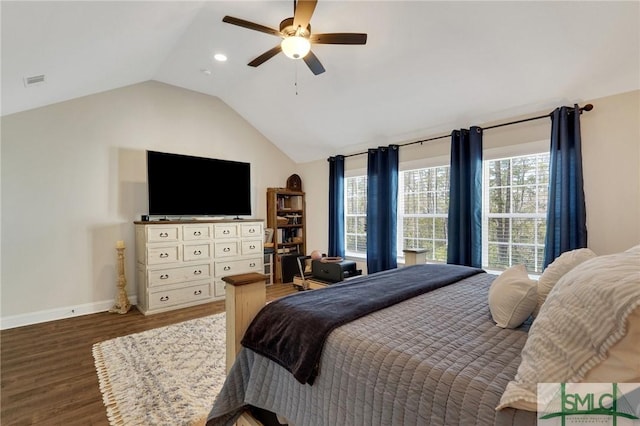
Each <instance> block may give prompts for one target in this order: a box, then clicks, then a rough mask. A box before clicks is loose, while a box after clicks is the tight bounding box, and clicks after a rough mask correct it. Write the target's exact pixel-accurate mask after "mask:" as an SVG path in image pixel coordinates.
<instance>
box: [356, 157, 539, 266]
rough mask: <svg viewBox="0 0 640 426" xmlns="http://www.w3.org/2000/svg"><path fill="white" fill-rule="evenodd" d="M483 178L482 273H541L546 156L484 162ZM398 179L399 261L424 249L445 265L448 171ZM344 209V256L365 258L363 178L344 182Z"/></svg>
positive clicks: (440, 169) (415, 173) (404, 174)
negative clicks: (521, 268) (516, 269)
mask: <svg viewBox="0 0 640 426" xmlns="http://www.w3.org/2000/svg"><path fill="white" fill-rule="evenodd" d="M520 149H526V150H529V149H531V147H527V146H525V147H524V148H523V147H520ZM536 149H537V148H536ZM529 152H531V151H529ZM534 152H535V151H534ZM508 154H514V152H509V153H508ZM502 155H505V152H504V151H502ZM483 173H484V179H483V218H482V265H483V268H485V269H489V270H493V271H501V270H505V269H507V268H509V267H510V266H512V265H516V264H525V265H526V266H527V270H528V271H529V273H534V274H535V273H541V272H542V268H543V263H544V240H545V233H546V212H547V186H548V181H549V154H548V153H542V154H529V155H519V156H510V157H507V158H498V159H491V160H485V161H484V162H483ZM398 178H399V181H398V183H399V188H398V197H399V199H398V244H397V245H398V257H402V256H403V253H402V250H403V249H408V248H424V249H427V259H428V260H429V261H432V262H433V261H436V262H446V261H447V219H448V212H449V166H438V167H427V168H420V169H414V170H405V171H401V172H400V174H399V177H398ZM345 206H346V208H345V216H346V226H345V234H346V235H345V238H346V244H345V247H346V253H347V255H350V256H360V257H362V256H366V253H367V232H366V229H367V227H366V222H367V176H366V175H365V176H362V175H361V176H353V177H347V178H345Z"/></svg>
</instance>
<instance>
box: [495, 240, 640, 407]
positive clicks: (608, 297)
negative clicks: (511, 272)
mask: <svg viewBox="0 0 640 426" xmlns="http://www.w3.org/2000/svg"><path fill="white" fill-rule="evenodd" d="M638 265H640V251H631V252H623V253H617V254H613V255H609V256H599V257H596V258H593V259H591V260H587V261H586V262H583V263H582V264H580V265H579V266H577V267H575V268H574V269H573V270H571V271H570V272H568V273H567V274H566V275H565V276H563V277H562V278H561V279H560V281H558V284H557V285H556V286H555V287H554V288H553V291H552V292H551V293H550V294H549V297H548V298H547V301H546V302H545V304H544V308H543V309H542V310H541V311H540V315H538V318H536V320H535V321H534V322H533V324H532V325H531V329H530V330H529V336H528V338H527V341H526V343H525V345H524V348H523V349H522V353H521V356H522V361H521V363H520V366H519V367H518V372H517V374H516V376H515V378H514V380H512V381H511V382H509V384H508V385H507V388H506V389H505V392H504V394H503V395H502V398H501V399H500V405H498V407H497V409H499V410H500V409H502V408H506V407H513V408H521V409H528V408H527V407H535V404H536V399H537V395H536V387H537V384H538V383H562V382H564V383H569V382H572V383H578V382H581V381H583V380H584V379H585V378H587V377H589V378H590V379H592V378H593V377H595V373H592V376H589V375H588V374H587V373H588V372H589V371H590V370H592V369H593V368H594V367H596V366H597V365H598V364H600V363H601V362H602V361H603V360H605V359H607V357H610V356H611V350H619V349H623V350H624V349H625V348H626V344H625V345H623V347H616V346H615V345H616V344H617V343H618V342H620V341H623V340H624V338H625V335H626V334H627V333H628V332H629V330H630V329H631V327H629V325H628V322H632V321H633V319H632V318H633V316H632V313H633V312H634V310H636V309H637V308H638V307H640V268H639V267H638ZM633 330H635V328H634V329H633ZM634 333H635V331H633V333H632V334H630V336H631V338H630V339H634ZM614 348H615V349H614ZM633 348H635V354H636V355H638V356H640V353H639V351H640V349H639V348H638V345H637V342H634V345H633ZM633 348H632V351H633ZM623 356H628V355H623ZM623 362H624V361H623ZM629 368H633V367H632V366H629ZM627 373H629V374H627V375H626V376H622V375H617V377H618V378H620V377H631V378H634V377H635V375H634V371H627ZM606 382H607V383H608V382H610V380H607V381H606ZM529 409H531V408H529Z"/></svg>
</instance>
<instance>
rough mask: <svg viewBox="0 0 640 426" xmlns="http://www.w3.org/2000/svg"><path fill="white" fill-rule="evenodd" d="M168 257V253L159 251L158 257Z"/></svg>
mask: <svg viewBox="0 0 640 426" xmlns="http://www.w3.org/2000/svg"><path fill="white" fill-rule="evenodd" d="M167 257H169V253H160V259H165V258H167Z"/></svg>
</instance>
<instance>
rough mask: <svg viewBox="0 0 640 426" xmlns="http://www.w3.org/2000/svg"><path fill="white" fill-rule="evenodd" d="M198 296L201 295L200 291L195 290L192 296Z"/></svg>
mask: <svg viewBox="0 0 640 426" xmlns="http://www.w3.org/2000/svg"><path fill="white" fill-rule="evenodd" d="M200 294H202V290H196V291H194V292H193V295H194V296H198V295H200Z"/></svg>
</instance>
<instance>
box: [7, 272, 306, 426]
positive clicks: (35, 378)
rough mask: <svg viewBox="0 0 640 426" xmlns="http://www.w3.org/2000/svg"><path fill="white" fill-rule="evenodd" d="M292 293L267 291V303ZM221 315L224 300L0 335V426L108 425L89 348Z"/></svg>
mask: <svg viewBox="0 0 640 426" xmlns="http://www.w3.org/2000/svg"><path fill="white" fill-rule="evenodd" d="M295 291H296V290H295V289H294V287H293V286H292V285H291V284H274V285H272V286H269V287H267V300H273V299H277V298H279V297H282V296H284V295H287V294H289V293H293V292H295ZM223 311H224V301H220V302H212V303H208V304H204V305H199V306H195V307H191V308H185V309H180V310H175V311H171V312H165V313H160V314H155V315H151V316H147V317H145V316H144V315H142V314H141V313H140V312H139V311H137V310H136V309H135V308H133V309H132V310H131V311H130V312H129V313H127V314H125V315H119V314H111V313H107V312H103V313H98V314H92V315H84V316H80V317H75V318H69V319H64V320H59V321H52V322H47V323H42V324H35V325H30V326H25V327H18V328H14V329H9V330H2V331H0V369H1V373H0V374H1V386H2V387H1V390H0V411H1V414H0V424H2V425H3V426H8V425H33V424H38V425H108V424H109V422H108V420H107V416H106V410H105V407H104V405H103V403H102V395H101V393H100V388H99V385H98V377H97V375H96V371H95V367H94V361H93V355H92V352H91V348H92V346H93V344H94V343H98V342H101V341H103V340H107V339H111V338H114V337H119V336H125V335H127V334H132V333H138V332H141V331H145V330H150V329H152V328H157V327H162V326H165V325H169V324H174V323H177V322H181V321H187V320H190V319H195V318H200V317H203V316H206V315H213V314H216V313H219V312H223Z"/></svg>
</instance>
